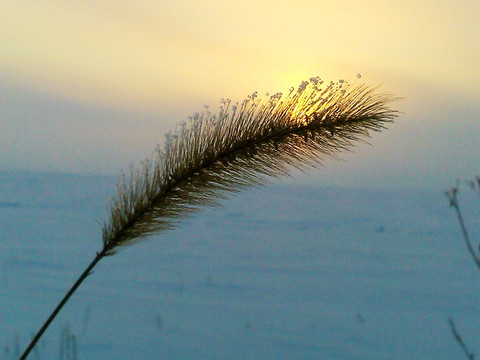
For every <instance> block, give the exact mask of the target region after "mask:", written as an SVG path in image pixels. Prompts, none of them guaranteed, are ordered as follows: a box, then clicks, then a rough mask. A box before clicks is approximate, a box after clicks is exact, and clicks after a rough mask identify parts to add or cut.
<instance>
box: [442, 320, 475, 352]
mask: <svg viewBox="0 0 480 360" xmlns="http://www.w3.org/2000/svg"><path fill="white" fill-rule="evenodd" d="M448 324H449V325H450V330H451V331H452V334H453V337H454V338H455V341H456V342H457V343H458V345H459V346H460V348H461V349H462V351H463V352H464V353H465V356H466V357H467V359H469V360H474V358H475V354H474V353H472V352H471V351H470V350H468V348H467V345H466V344H465V342H464V341H463V339H462V337H461V336H460V334H459V333H458V331H457V329H456V327H455V323H454V322H453V320H452V318H448Z"/></svg>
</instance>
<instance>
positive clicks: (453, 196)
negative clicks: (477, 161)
mask: <svg viewBox="0 0 480 360" xmlns="http://www.w3.org/2000/svg"><path fill="white" fill-rule="evenodd" d="M457 193H458V187H456V188H453V189H451V190H450V191H447V193H446V195H447V197H448V199H449V200H450V206H451V207H452V208H454V209H455V213H456V214H457V219H458V223H459V224H460V228H461V230H462V236H463V239H464V240H465V244H466V246H467V249H468V252H469V253H470V255H471V256H472V259H473V261H474V262H475V265H476V266H477V268H478V269H479V270H480V259H479V258H478V256H477V254H476V253H475V250H473V246H472V242H471V241H470V236H468V231H467V227H466V226H465V221H464V220H463V215H462V212H461V211H460V205H459V204H458V197H457Z"/></svg>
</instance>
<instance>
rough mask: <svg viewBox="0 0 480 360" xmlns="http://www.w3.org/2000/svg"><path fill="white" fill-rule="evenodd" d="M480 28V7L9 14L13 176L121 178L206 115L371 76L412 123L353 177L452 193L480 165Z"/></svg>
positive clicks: (6, 132) (4, 122) (0, 9)
mask: <svg viewBox="0 0 480 360" xmlns="http://www.w3.org/2000/svg"><path fill="white" fill-rule="evenodd" d="M479 19H480V1H478V0H458V1H451V0H401V1H400V0H399V1H380V0H362V1H353V0H350V1H346V0H331V1H330V0H325V1H322V0H315V1H306V0H298V1H292V0H289V1H283V0H275V1H273V0H272V1H266V0H257V1H250V0H243V1H226V0H218V1H217V0H212V1H199V0H195V1H193V0H176V1H160V0H155V1H154V0H135V1H134V0H95V1H93V0H68V1H65V0H62V1H56V0H42V1H32V0H2V1H1V2H0V119H1V120H0V121H1V122H0V154H1V155H2V156H1V158H0V169H2V168H23V169H48V170H60V171H77V172H82V171H89V172H98V171H100V172H109V173H118V170H119V169H122V168H125V167H126V166H127V164H128V163H129V162H135V161H139V160H140V159H142V158H144V157H148V156H149V155H150V154H151V151H152V150H153V148H154V147H155V145H156V144H158V143H159V142H161V141H162V140H163V135H162V134H164V133H165V132H166V131H168V130H170V129H172V128H173V127H174V123H176V122H178V121H181V120H184V119H186V117H187V116H188V115H191V114H192V113H193V112H195V111H201V110H202V108H203V107H202V105H203V104H208V105H211V106H213V107H215V106H217V105H218V103H219V100H220V99H221V98H222V97H225V98H230V99H233V100H234V101H242V100H243V99H244V98H245V96H246V95H248V94H251V93H252V92H253V91H255V90H258V91H259V94H260V95H261V94H263V93H264V92H267V91H268V92H271V93H272V92H276V91H285V90H287V89H288V88H290V87H291V86H297V85H298V84H299V83H300V82H301V81H302V80H304V79H309V78H310V77H311V76H315V75H319V76H321V77H322V78H323V79H324V80H326V81H330V80H333V81H337V80H338V79H340V78H344V79H347V80H348V79H355V77H356V75H357V73H361V74H362V79H361V80H362V81H365V82H366V83H367V84H379V83H383V85H382V90H383V91H387V92H391V93H393V94H395V95H397V96H403V97H405V99H404V100H403V101H402V102H400V103H399V104H398V110H401V111H403V112H404V115H402V118H401V121H398V122H397V123H395V125H394V126H392V127H391V129H389V131H388V134H386V135H384V134H382V136H376V137H375V138H374V139H373V143H374V149H371V150H365V149H367V148H366V147H359V149H360V151H363V154H364V156H357V155H355V154H354V155H348V156H352V157H355V158H354V159H352V161H351V162H347V163H346V164H347V165H345V168H344V170H342V171H345V173H349V174H350V175H351V174H359V173H361V172H362V171H363V172H365V174H366V175H365V179H367V178H368V177H372V176H374V175H375V173H374V172H372V171H371V167H372V166H377V167H378V168H379V169H384V170H382V171H386V170H385V169H389V168H391V174H390V177H391V179H399V178H400V177H404V176H405V173H406V172H409V174H410V176H411V178H412V179H414V180H412V183H415V182H417V180H415V178H416V176H420V177H422V178H425V177H427V176H430V177H431V179H432V183H437V182H438V176H440V175H439V174H440V173H442V174H444V175H443V176H444V179H446V180H445V182H448V181H450V179H451V178H452V177H455V174H457V175H458V176H460V175H461V174H463V173H464V172H466V171H467V170H468V164H467V163H469V162H476V163H478V156H477V155H476V154H478V136H475V134H478V133H479V132H480V125H479V123H480V120H479V119H478V114H479V113H480V110H479V109H478V104H479V103H480V71H479V65H480V46H479V44H480V21H479ZM447 103H454V104H455V108H452V107H448V106H447ZM459 109H460V110H459ZM462 109H463V110H462ZM462 111H463V113H461V112H462ZM365 154H368V156H367V155H365ZM419 154H420V155H419ZM392 159H393V160H394V161H393V162H392V161H391V160H392ZM462 161H463V162H462ZM373 163H375V164H376V165H375V164H373ZM352 164H353V165H352ZM372 164H373V165H372ZM335 168H336V169H339V168H340V165H338V164H336V165H335ZM428 174H430V175H428ZM323 175H325V174H323ZM323 175H322V176H323ZM350 175H349V176H350ZM384 176H385V175H384ZM342 177H343V178H347V179H348V178H349V177H347V176H341V175H338V176H336V177H335V179H336V180H335V181H338V179H339V178H342Z"/></svg>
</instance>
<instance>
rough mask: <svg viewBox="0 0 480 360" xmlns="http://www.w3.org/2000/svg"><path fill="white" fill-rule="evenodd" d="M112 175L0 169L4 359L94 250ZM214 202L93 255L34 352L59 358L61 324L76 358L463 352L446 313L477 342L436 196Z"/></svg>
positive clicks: (472, 288)
mask: <svg viewBox="0 0 480 360" xmlns="http://www.w3.org/2000/svg"><path fill="white" fill-rule="evenodd" d="M114 185H115V179H114V178H112V177H106V176H103V177H102V176H93V175H82V176H80V175H59V174H44V173H15V174H6V173H0V327H1V331H0V349H1V353H0V359H13V358H17V357H18V352H19V351H23V349H24V347H25V346H26V344H27V340H28V338H29V337H30V336H31V334H32V333H34V332H35V331H37V330H38V328H39V327H40V325H41V324H42V323H43V321H44V320H45V319H46V317H47V316H48V315H49V313H50V311H52V310H53V308H54V307H55V306H56V304H57V302H58V301H59V300H60V298H61V297H62V296H63V294H64V293H65V292H66V291H67V290H68V288H69V287H70V286H71V285H72V283H73V282H74V281H75V279H76V278H77V277H78V276H79V275H80V273H81V272H82V271H83V269H84V268H85V267H86V266H87V265H88V263H89V262H90V261H91V260H92V259H93V257H94V256H95V252H96V251H98V250H100V249H101V234H100V226H99V225H98V223H97V222H98V221H99V220H100V219H101V218H102V217H104V216H105V215H106V214H105V206H106V203H107V200H108V197H109V196H110V195H112V194H113V192H114ZM465 193H466V194H468V191H465ZM465 202H466V203H465V207H466V208H465V209H466V211H467V210H468V211H467V212H468V214H469V217H468V219H467V223H468V224H469V225H470V228H471V230H472V232H473V233H476V234H478V233H479V231H480V229H479V224H478V208H480V206H475V205H478V203H477V204H475V203H474V201H473V199H470V200H469V198H468V197H466V198H465ZM222 204H223V206H222V207H218V208H209V209H206V210H205V211H203V212H200V213H197V214H195V215H194V216H193V217H191V218H189V219H187V220H186V221H185V222H184V223H183V224H181V226H180V227H179V228H178V229H176V230H174V231H170V232H166V233H163V234H158V235H156V236H154V237H152V238H150V239H148V240H145V241H142V242H140V243H137V244H135V245H134V246H131V247H128V248H124V249H122V250H121V251H120V252H119V253H118V254H116V255H115V256H112V257H108V258H105V259H103V260H102V261H101V262H100V263H99V264H98V266H97V267H96V269H95V271H94V273H93V275H92V276H90V277H89V278H88V279H87V280H86V281H85V282H84V283H83V284H82V286H81V287H80V288H79V290H78V292H77V293H76V294H75V295H74V296H73V297H72V299H71V300H70V302H69V303H68V304H67V305H66V306H65V308H64V309H63V310H62V312H61V313H60V315H59V316H58V318H57V319H56V320H55V321H54V322H53V324H52V325H51V327H50V328H49V330H48V331H47V332H46V333H45V335H44V337H43V339H42V340H41V341H40V344H39V346H38V351H36V352H34V353H32V354H31V358H32V359H36V358H41V359H58V358H61V356H60V350H59V342H60V340H61V339H62V338H64V336H63V335H61V331H62V328H64V327H65V325H66V324H69V327H70V331H71V333H73V334H74V335H75V337H76V341H77V350H78V359H239V360H240V359H242V360H244V359H372V360H373V359H399V360H400V359H401V360H408V359H412V360H413V359H415V360H417V359H437V360H439V359H458V358H460V357H461V356H462V353H461V350H460V349H459V347H458V345H457V344H456V343H455V340H454V339H453V336H452V334H451V332H450V328H449V326H448V318H449V317H452V318H453V319H454V320H455V323H456V325H457V329H458V331H459V332H460V333H461V334H462V335H463V338H464V340H465V342H466V343H467V344H469V345H470V347H471V348H472V349H473V350H475V349H479V346H480V341H479V335H480V325H479V324H480V311H479V310H480V281H479V280H480V274H479V273H478V271H477V270H476V269H475V268H474V265H473V263H472V261H471V259H470V258H469V257H468V254H467V251H466V249H465V246H464V244H463V243H462V240H461V236H460V231H459V227H458V224H457V223H456V221H455V217H454V213H453V211H452V210H451V209H449V208H448V206H447V200H446V198H445V196H444V195H443V194H442V193H441V192H433V191H431V192H429V191H419V190H387V189H375V188H369V189H366V188H355V187H352V188H344V187H343V188H342V187H327V186H321V185H318V186H313V185H312V186H310V185H300V184H295V183H292V182H291V181H290V182H286V181H285V182H281V181H276V182H274V183H273V184H270V185H267V186H265V187H264V188H260V189H251V190H248V191H246V192H243V193H239V194H236V195H235V196H233V197H230V198H229V199H228V200H226V201H223V202H222ZM474 220H476V223H475V222H474Z"/></svg>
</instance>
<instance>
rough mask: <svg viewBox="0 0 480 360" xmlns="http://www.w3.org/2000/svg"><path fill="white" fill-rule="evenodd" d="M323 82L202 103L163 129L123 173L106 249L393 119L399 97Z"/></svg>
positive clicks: (314, 161)
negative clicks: (213, 109) (160, 138)
mask: <svg viewBox="0 0 480 360" xmlns="http://www.w3.org/2000/svg"><path fill="white" fill-rule="evenodd" d="M322 85H323V82H322V80H321V79H320V78H318V77H316V78H311V79H310V81H309V82H306V81H304V82H302V83H301V84H300V86H299V87H298V89H297V90H295V89H293V88H292V89H291V91H290V93H289V94H288V95H287V96H286V97H285V98H284V97H283V96H282V94H280V93H276V94H274V95H272V96H269V97H267V98H266V99H263V100H260V99H259V98H258V96H257V93H256V92H254V93H253V94H252V95H250V96H249V97H248V98H247V99H246V100H245V101H243V102H242V103H241V104H235V105H232V104H231V101H230V100H222V102H221V108H220V111H219V113H218V114H216V115H214V114H212V113H210V111H209V110H208V107H206V109H205V111H204V112H203V113H196V114H194V115H193V116H192V117H190V118H189V124H188V125H187V124H186V123H185V122H182V123H180V124H179V125H178V126H177V129H176V131H175V132H173V133H171V132H169V133H167V134H166V137H165V143H164V147H163V148H157V150H156V152H155V153H154V156H153V158H152V160H149V161H144V162H143V163H142V164H141V166H140V167H138V168H134V167H132V168H131V169H130V174H129V176H128V177H127V176H125V175H122V178H121V180H120V182H119V184H118V186H117V196H116V197H115V198H114V199H113V200H112V201H111V204H110V209H109V211H110V219H109V221H108V222H106V223H105V224H104V226H103V242H104V249H107V250H108V251H107V253H113V252H114V251H115V250H116V249H117V247H119V246H122V245H129V244H131V243H132V242H134V241H135V240H138V239H140V238H143V237H146V236H148V235H151V234H153V233H156V232H159V231H162V230H167V229H171V228H172V227H174V226H175V224H176V222H177V221H178V219H180V218H183V217H185V216H186V215H188V214H190V213H191V211H193V210H196V209H199V208H202V207H204V206H209V205H214V204H215V203H216V202H217V201H218V199H220V198H223V197H224V196H225V195H226V194H227V193H228V192H232V191H238V190H240V189H242V188H245V187H247V186H252V185H253V186H254V185H259V184H262V183H263V182H264V181H265V178H266V177H268V176H274V177H275V176H279V175H284V174H288V172H289V170H290V169H291V168H292V167H297V168H304V167H306V166H307V167H308V166H315V165H318V164H319V163H320V162H321V160H322V158H324V157H326V156H327V157H328V156H335V154H336V153H337V152H338V151H341V150H347V149H348V148H350V147H351V146H352V145H353V143H354V142H355V141H357V140H361V139H362V138H365V137H367V136H368V134H369V131H379V130H381V129H382V128H383V127H384V124H385V123H386V122H391V121H392V120H393V119H394V118H395V117H396V111H393V110H390V109H389V107H388V105H389V104H390V103H391V102H392V101H395V100H397V99H396V98H394V97H392V96H391V95H389V94H376V90H377V88H376V87H368V86H366V85H350V84H348V83H347V82H346V81H343V80H340V81H339V82H338V83H333V82H331V83H329V84H328V85H327V86H325V87H323V88H322V87H321V86H322Z"/></svg>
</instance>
